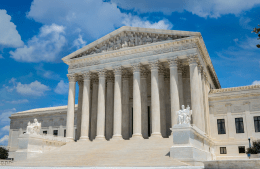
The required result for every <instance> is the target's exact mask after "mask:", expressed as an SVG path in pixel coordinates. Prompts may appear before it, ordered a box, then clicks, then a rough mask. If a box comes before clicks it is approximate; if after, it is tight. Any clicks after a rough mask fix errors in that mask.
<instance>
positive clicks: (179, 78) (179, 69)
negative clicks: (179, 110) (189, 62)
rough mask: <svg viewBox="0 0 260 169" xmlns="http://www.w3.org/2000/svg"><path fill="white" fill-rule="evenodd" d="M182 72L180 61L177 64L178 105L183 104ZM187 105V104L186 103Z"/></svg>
mask: <svg viewBox="0 0 260 169" xmlns="http://www.w3.org/2000/svg"><path fill="white" fill-rule="evenodd" d="M182 72H183V66H182V64H181V62H180V63H179V65H178V89H179V100H180V107H181V106H182V105H184V99H183V82H182ZM186 106H187V105H186Z"/></svg>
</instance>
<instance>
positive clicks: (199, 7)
mask: <svg viewBox="0 0 260 169" xmlns="http://www.w3.org/2000/svg"><path fill="white" fill-rule="evenodd" d="M111 1H112V2H113V3H116V4H117V5H118V6H119V7H120V8H123V9H127V10H131V9H134V10H135V11H137V12H139V13H147V12H162V13H163V14H166V15H170V14H172V13H173V12H184V11H188V12H191V13H192V14H195V15H198V16H200V17H211V18H218V17H220V16H221V15H226V14H235V15H238V14H240V13H242V12H243V11H246V10H249V9H251V8H253V7H254V6H255V5H259V4H260V1H259V0H247V1H244V0H228V1H225V0H214V1H208V0H182V1H172V0H149V1H147V0H131V1H128V0H111Z"/></svg>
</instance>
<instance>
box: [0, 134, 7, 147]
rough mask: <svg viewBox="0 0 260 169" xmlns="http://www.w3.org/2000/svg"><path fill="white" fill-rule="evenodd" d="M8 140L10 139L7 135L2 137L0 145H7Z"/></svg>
mask: <svg viewBox="0 0 260 169" xmlns="http://www.w3.org/2000/svg"><path fill="white" fill-rule="evenodd" d="M8 139H9V136H8V135H5V136H4V137H2V138H1V139H0V144H2V145H4V144H7V143H8Z"/></svg>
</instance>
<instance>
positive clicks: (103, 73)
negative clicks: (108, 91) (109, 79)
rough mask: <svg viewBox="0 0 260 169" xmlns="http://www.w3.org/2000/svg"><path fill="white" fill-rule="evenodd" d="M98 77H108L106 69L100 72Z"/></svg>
mask: <svg viewBox="0 0 260 169" xmlns="http://www.w3.org/2000/svg"><path fill="white" fill-rule="evenodd" d="M98 77H99V78H105V77H106V70H105V69H102V70H98Z"/></svg>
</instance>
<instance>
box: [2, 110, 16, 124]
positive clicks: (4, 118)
mask: <svg viewBox="0 0 260 169" xmlns="http://www.w3.org/2000/svg"><path fill="white" fill-rule="evenodd" d="M14 113H16V109H15V108H13V109H7V110H4V111H3V112H2V113H0V122H1V123H0V124H2V123H9V121H10V119H9V117H10V116H11V114H14Z"/></svg>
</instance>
